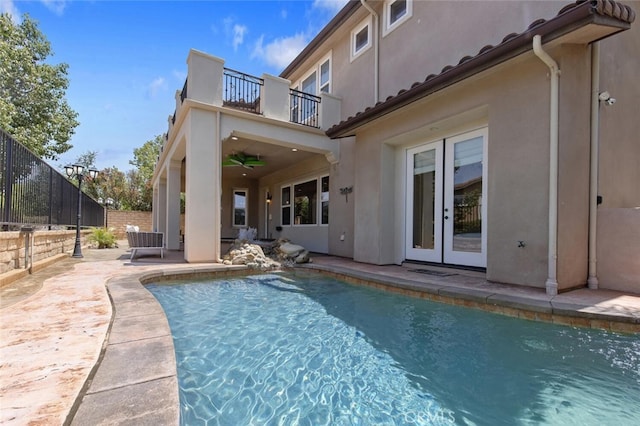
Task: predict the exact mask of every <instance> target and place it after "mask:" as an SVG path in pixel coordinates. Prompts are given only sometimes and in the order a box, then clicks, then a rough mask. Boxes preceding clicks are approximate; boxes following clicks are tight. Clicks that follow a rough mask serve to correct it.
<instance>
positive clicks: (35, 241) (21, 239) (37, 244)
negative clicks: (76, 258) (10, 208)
mask: <svg viewBox="0 0 640 426" xmlns="http://www.w3.org/2000/svg"><path fill="white" fill-rule="evenodd" d="M90 233H91V231H88V230H87V231H82V232H81V239H82V245H83V246H84V245H86V237H87V235H89V234H90ZM27 235H28V234H26V233H24V232H0V274H5V273H8V272H11V271H13V270H18V269H25V266H26V264H25V243H26V241H25V240H26V236H27ZM75 241H76V231H47V230H42V231H39V230H36V231H35V232H34V233H33V236H32V238H31V242H30V245H29V251H30V253H31V254H32V259H33V263H34V264H35V263H36V262H39V261H41V260H45V259H47V258H50V257H53V256H56V255H59V254H65V253H66V254H70V253H71V252H72V251H73V247H74V245H75Z"/></svg>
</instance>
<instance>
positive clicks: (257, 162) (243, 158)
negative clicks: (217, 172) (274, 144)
mask: <svg viewBox="0 0 640 426" xmlns="http://www.w3.org/2000/svg"><path fill="white" fill-rule="evenodd" d="M222 165H223V166H242V167H244V168H245V169H253V168H254V167H256V166H264V165H265V162H264V161H263V160H261V159H260V154H258V155H257V156H253V155H248V154H245V153H244V152H239V153H237V154H236V153H234V154H229V155H227V158H226V159H225V160H224V161H222Z"/></svg>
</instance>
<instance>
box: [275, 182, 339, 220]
mask: <svg viewBox="0 0 640 426" xmlns="http://www.w3.org/2000/svg"><path fill="white" fill-rule="evenodd" d="M281 191H282V197H281V199H282V205H281V211H282V217H281V224H282V225H283V226H285V225H328V224H329V176H323V177H321V178H316V179H312V180H308V181H306V182H301V183H296V184H293V185H287V186H283V187H282V189H281ZM292 191H293V192H292ZM292 202H293V206H292ZM292 207H293V209H292ZM318 217H320V221H318Z"/></svg>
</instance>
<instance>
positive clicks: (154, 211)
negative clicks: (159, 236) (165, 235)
mask: <svg viewBox="0 0 640 426" xmlns="http://www.w3.org/2000/svg"><path fill="white" fill-rule="evenodd" d="M151 230H152V231H154V232H157V231H158V184H157V183H156V184H155V185H153V198H152V199H151Z"/></svg>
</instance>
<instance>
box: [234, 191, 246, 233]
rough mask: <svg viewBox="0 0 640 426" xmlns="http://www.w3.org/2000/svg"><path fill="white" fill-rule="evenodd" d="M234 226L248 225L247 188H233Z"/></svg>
mask: <svg viewBox="0 0 640 426" xmlns="http://www.w3.org/2000/svg"><path fill="white" fill-rule="evenodd" d="M233 226H236V227H245V226H247V190H246V189H234V190H233Z"/></svg>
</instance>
